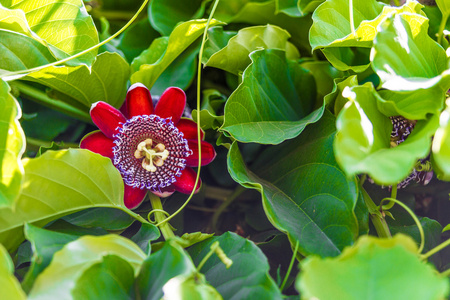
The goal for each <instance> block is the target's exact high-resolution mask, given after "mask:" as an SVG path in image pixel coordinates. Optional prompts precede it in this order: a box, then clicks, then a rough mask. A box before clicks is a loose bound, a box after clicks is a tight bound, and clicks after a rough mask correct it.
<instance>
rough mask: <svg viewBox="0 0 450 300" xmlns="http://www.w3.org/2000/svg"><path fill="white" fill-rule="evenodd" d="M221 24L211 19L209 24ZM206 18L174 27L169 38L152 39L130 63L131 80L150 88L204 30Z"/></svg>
mask: <svg viewBox="0 0 450 300" xmlns="http://www.w3.org/2000/svg"><path fill="white" fill-rule="evenodd" d="M219 24H222V23H221V22H219V21H217V20H211V23H210V26H215V25H219ZM205 26H206V20H191V21H188V22H185V23H182V24H180V25H178V26H177V27H175V29H174V30H173V32H172V33H171V34H170V36H169V38H168V39H167V38H159V39H156V40H155V41H153V43H152V44H151V45H150V47H149V49H148V50H145V51H144V52H142V54H141V55H140V56H138V57H136V58H135V59H134V60H133V62H132V64H131V67H132V70H133V72H134V73H133V75H131V82H132V83H135V82H141V83H143V84H144V85H145V86H147V87H148V88H151V87H152V86H153V84H154V83H155V81H156V79H158V77H159V76H160V75H161V73H162V72H163V71H164V70H165V69H166V68H167V67H168V66H169V65H170V64H171V63H172V62H173V61H174V60H175V58H177V57H178V56H179V55H180V54H181V53H182V52H183V51H184V50H185V49H186V48H187V47H188V46H189V45H190V44H192V43H193V42H194V41H195V40H196V39H197V38H198V37H199V36H200V35H201V34H202V33H203V31H204V29H205Z"/></svg>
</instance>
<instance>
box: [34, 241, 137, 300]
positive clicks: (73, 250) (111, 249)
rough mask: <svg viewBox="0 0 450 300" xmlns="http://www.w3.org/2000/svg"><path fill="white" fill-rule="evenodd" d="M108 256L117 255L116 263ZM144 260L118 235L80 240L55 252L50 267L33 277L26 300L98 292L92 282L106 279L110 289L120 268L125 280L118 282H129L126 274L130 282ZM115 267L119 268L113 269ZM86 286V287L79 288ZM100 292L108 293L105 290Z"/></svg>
mask: <svg viewBox="0 0 450 300" xmlns="http://www.w3.org/2000/svg"><path fill="white" fill-rule="evenodd" d="M109 256H117V257H118V258H120V260H118V259H116V258H111V257H109ZM145 257H146V255H145V253H144V252H142V250H141V249H140V248H139V247H138V246H137V245H136V244H134V243H133V242H131V241H130V240H129V239H127V238H124V237H122V236H119V235H105V236H101V237H95V236H85V237H81V238H79V239H78V240H76V241H73V242H70V243H68V244H67V245H65V246H64V247H63V248H62V249H61V250H60V251H58V252H56V253H55V255H54V256H53V259H52V261H51V263H50V265H49V266H48V267H47V268H46V269H45V270H44V271H43V272H42V273H41V274H40V275H39V276H38V277H37V279H36V281H35V283H34V285H33V288H32V289H31V291H30V294H29V295H28V299H44V298H45V299H60V297H61V295H68V294H69V295H70V294H72V297H76V296H77V295H80V294H81V295H85V293H89V290H90V292H91V293H92V292H93V291H95V290H96V289H97V292H100V293H101V291H98V285H96V283H99V284H100V282H105V280H106V281H107V282H108V281H109V284H110V285H111V286H112V287H113V286H114V285H115V284H117V280H119V279H117V277H116V276H117V275H119V274H120V273H121V272H120V269H123V272H124V273H125V274H124V277H125V278H121V279H122V280H124V281H125V282H127V281H128V282H129V281H130V278H129V276H126V275H127V274H130V273H131V276H132V277H131V282H132V280H133V274H137V272H138V271H139V268H140V266H141V264H142V262H143V261H144V259H145ZM112 261H114V263H112ZM99 263H100V264H99ZM115 266H116V267H115ZM118 266H121V267H122V268H119V270H117V267H118ZM123 266H125V267H123ZM128 268H130V269H131V270H129V269H128ZM99 269H100V270H99ZM105 269H106V270H105ZM86 273H89V274H86ZM110 273H112V274H115V275H110ZM85 276H86V277H85ZM111 277H112V278H111ZM105 278H106V279H105ZM86 279H89V281H87V282H86ZM122 280H119V282H121V281H122ZM87 283H89V285H88V286H87V287H83V285H85V284H87ZM96 287H97V288H96ZM109 288H110V287H109ZM116 288H117V287H116ZM103 293H104V294H105V295H108V294H109V293H108V291H107V290H106V291H103ZM100 298H102V297H100ZM77 299H81V298H77Z"/></svg>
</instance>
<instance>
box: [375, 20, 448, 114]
mask: <svg viewBox="0 0 450 300" xmlns="http://www.w3.org/2000/svg"><path fill="white" fill-rule="evenodd" d="M380 28H382V30H381V31H380V32H379V33H378V34H377V37H376V39H375V40H374V47H373V49H374V50H373V54H372V65H373V69H374V70H375V71H376V73H377V75H378V76H379V77H380V79H381V82H382V85H381V86H382V87H383V88H386V89H389V90H394V91H414V90H418V89H428V88H431V87H434V86H436V85H437V86H436V87H437V88H439V85H441V86H442V88H444V89H445V90H447V88H448V85H449V77H448V76H444V75H445V74H443V76H441V73H442V72H443V71H445V70H446V69H447V55H446V54H445V51H444V49H442V47H441V46H440V45H439V44H437V43H436V42H435V41H434V40H433V39H432V38H430V37H429V36H428V34H427V30H428V19H427V18H426V17H424V16H422V15H419V14H407V13H403V14H397V15H395V16H393V17H390V18H387V19H385V20H384V22H383V23H382V24H381V25H380ZM442 77H444V78H442ZM441 80H443V82H440V81H441ZM438 84H439V85H438ZM441 108H442V107H441Z"/></svg>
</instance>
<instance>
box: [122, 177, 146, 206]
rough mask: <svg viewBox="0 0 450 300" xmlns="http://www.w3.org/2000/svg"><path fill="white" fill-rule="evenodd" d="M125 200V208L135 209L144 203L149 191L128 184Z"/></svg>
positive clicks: (126, 185)
mask: <svg viewBox="0 0 450 300" xmlns="http://www.w3.org/2000/svg"><path fill="white" fill-rule="evenodd" d="M124 185H125V191H124V196H123V200H124V202H125V206H126V207H127V208H128V209H133V208H136V207H138V206H139V205H140V204H141V203H142V201H144V198H145V195H147V189H140V188H135V187H132V186H130V185H128V184H126V183H124Z"/></svg>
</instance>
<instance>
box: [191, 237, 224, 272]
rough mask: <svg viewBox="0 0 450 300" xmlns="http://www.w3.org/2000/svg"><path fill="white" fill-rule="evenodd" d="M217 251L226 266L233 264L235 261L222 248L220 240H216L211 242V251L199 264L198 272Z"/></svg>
mask: <svg viewBox="0 0 450 300" xmlns="http://www.w3.org/2000/svg"><path fill="white" fill-rule="evenodd" d="M214 253H216V255H217V257H218V258H219V259H220V260H221V261H222V263H223V264H224V265H225V267H226V268H227V269H228V268H229V267H231V265H232V264H233V261H232V260H231V259H229V258H228V257H227V255H226V254H225V252H223V250H222V248H220V245H219V242H218V241H215V242H214V243H212V244H211V246H210V250H209V252H208V253H207V254H206V255H205V257H203V259H202V261H201V262H200V263H199V264H198V266H197V272H200V270H201V268H202V267H203V266H204V265H205V263H206V262H207V261H208V259H209V258H210V257H211V256H212V255H213V254H214Z"/></svg>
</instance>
